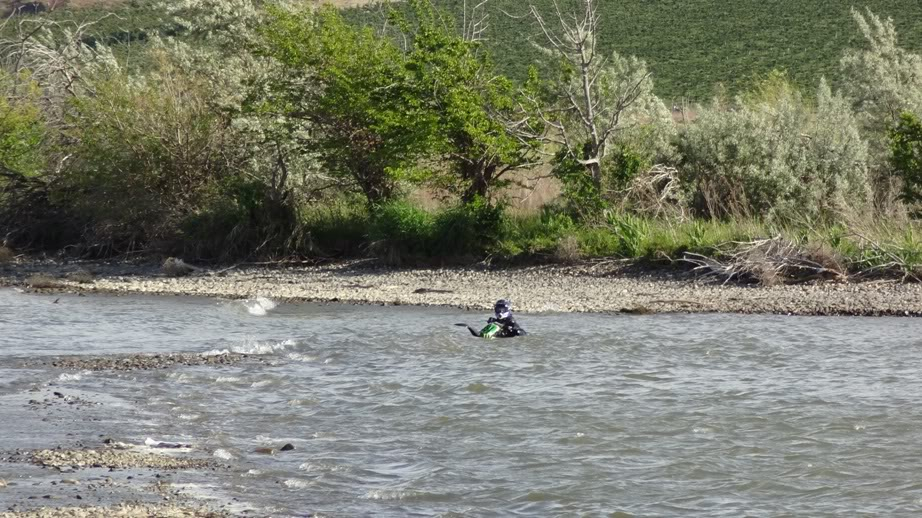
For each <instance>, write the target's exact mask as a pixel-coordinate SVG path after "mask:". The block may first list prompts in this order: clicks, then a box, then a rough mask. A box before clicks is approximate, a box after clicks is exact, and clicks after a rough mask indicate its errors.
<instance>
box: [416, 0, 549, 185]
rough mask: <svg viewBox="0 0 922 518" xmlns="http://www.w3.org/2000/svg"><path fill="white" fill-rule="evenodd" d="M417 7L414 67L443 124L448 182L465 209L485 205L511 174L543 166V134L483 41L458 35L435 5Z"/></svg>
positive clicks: (425, 0) (425, 1)
mask: <svg viewBox="0 0 922 518" xmlns="http://www.w3.org/2000/svg"><path fill="white" fill-rule="evenodd" d="M410 5H411V8H412V9H413V12H414V14H415V19H416V22H417V24H418V26H417V27H416V29H415V31H413V33H412V34H411V37H412V42H413V45H412V49H411V52H410V53H409V56H408V62H407V67H408V69H409V70H410V72H411V74H412V80H413V81H414V82H415V84H416V88H417V90H418V91H419V92H420V95H421V96H423V99H422V100H423V102H424V103H425V105H426V106H428V107H430V108H431V109H432V110H433V113H434V116H435V117H436V120H437V126H436V128H437V129H436V131H437V138H438V152H439V154H440V155H442V156H443V157H444V160H445V161H446V162H447V163H448V164H449V166H448V172H449V175H448V176H441V177H440V179H441V180H442V182H441V183H442V185H444V186H445V187H447V188H448V190H449V191H450V192H453V193H457V194H460V195H461V199H462V201H463V202H464V203H470V202H473V201H474V200H475V199H477V198H484V199H486V198H488V196H489V194H490V193H491V191H492V190H493V189H494V188H496V187H499V186H502V185H506V184H507V183H508V181H507V180H505V178H504V176H505V175H506V174H507V173H509V172H510V171H514V170H516V169H520V168H523V167H527V166H529V165H533V164H535V163H536V162H537V161H538V158H539V153H538V150H539V141H538V139H537V138H536V137H535V135H537V133H538V132H539V131H540V130H539V129H538V128H536V127H535V123H534V119H533V118H532V117H529V115H528V114H526V113H524V111H523V110H522V109H521V106H523V104H522V102H520V101H521V100H520V99H519V98H518V96H517V92H516V88H515V86H514V85H513V83H512V82H511V81H510V80H509V79H507V78H506V77H505V76H503V75H501V74H499V73H498V72H497V71H496V69H495V67H494V65H493V63H492V61H491V60H490V59H489V57H488V56H487V54H486V53H485V52H484V51H483V49H482V48H481V45H480V42H478V41H476V30H475V29H472V30H463V31H461V33H460V34H459V32H458V31H455V30H454V29H453V28H452V27H451V26H449V25H448V24H447V23H445V22H444V21H443V20H445V19H446V17H444V16H442V17H440V16H438V15H437V13H436V12H435V10H434V8H433V6H432V4H431V2H430V1H429V0H411V2H410ZM402 24H403V26H404V27H405V29H404V30H405V31H408V29H407V28H406V27H407V24H406V22H403V23H402Z"/></svg>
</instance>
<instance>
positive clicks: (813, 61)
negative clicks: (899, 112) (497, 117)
mask: <svg viewBox="0 0 922 518" xmlns="http://www.w3.org/2000/svg"><path fill="white" fill-rule="evenodd" d="M436 2H437V3H438V4H439V5H442V6H443V7H445V8H446V9H448V10H450V11H452V12H455V13H460V12H461V6H462V5H463V0H436ZM530 3H532V4H534V5H536V6H537V7H539V9H540V10H541V11H542V12H545V13H550V12H552V11H551V7H552V5H553V4H552V1H551V0H532V1H531V2H530ZM528 4H529V3H528V2H522V1H520V0H492V1H491V4H490V13H491V14H490V28H489V30H488V32H487V38H488V40H489V42H488V44H489V46H490V47H491V48H492V49H493V50H494V56H495V59H496V61H497V62H498V63H500V64H501V65H502V67H503V68H504V69H505V70H507V71H509V72H510V73H511V74H512V75H514V76H517V77H523V76H524V74H525V73H526V71H527V69H528V66H529V65H530V64H532V63H535V62H538V61H540V56H539V54H538V52H536V51H535V49H534V46H533V45H532V44H531V43H530V38H531V37H533V36H534V35H535V34H537V31H538V29H537V27H536V26H535V24H534V23H533V21H532V20H531V19H529V18H528V17H527V16H525V15H526V14H527V12H528V7H527V6H528ZM599 6H600V7H599V8H600V12H601V14H602V16H603V23H604V27H603V33H602V34H601V42H602V44H603V45H604V46H605V47H607V48H608V49H615V50H618V51H619V52H622V53H624V54H634V55H637V56H639V57H641V58H643V59H645V60H646V61H647V64H648V65H649V67H650V68H651V69H652V71H653V74H654V78H655V81H656V86H657V90H658V92H659V93H660V95H661V96H663V97H665V98H666V99H667V100H669V101H674V102H679V101H680V100H681V99H682V98H683V97H687V98H691V99H692V100H702V101H703V100H707V99H709V98H710V97H711V96H712V95H713V92H714V91H715V86H716V85H717V84H718V83H723V84H724V85H725V86H726V87H727V88H728V89H729V90H730V91H734V90H737V89H739V87H741V86H744V85H745V84H746V83H747V82H748V81H750V80H751V78H752V77H753V76H754V75H757V74H763V73H766V72H769V71H771V70H772V69H783V70H787V71H788V72H789V74H790V75H791V77H792V78H793V79H794V80H795V81H797V82H799V83H801V84H803V85H805V86H811V87H812V85H815V84H816V82H817V81H818V80H819V78H820V76H826V77H827V78H829V79H830V80H832V81H833V82H835V81H836V79H838V63H839V59H840V58H841V56H842V53H843V51H844V50H845V49H846V48H848V47H849V46H855V45H857V44H859V43H860V41H859V35H858V32H857V28H856V26H855V24H854V21H853V20H852V17H851V13H850V10H851V7H852V6H855V7H857V8H861V9H863V8H864V7H868V8H870V9H872V10H873V11H874V12H876V13H877V14H879V15H882V16H885V17H886V16H891V17H893V18H894V21H895V23H896V26H897V29H898V30H899V33H900V36H901V41H902V42H903V45H904V46H906V47H908V48H913V49H917V50H920V51H922V2H920V1H919V0H857V1H854V2H843V1H841V0H771V1H766V0H730V1H728V0H619V1H610V0H602V1H600V2H599ZM504 12H505V13H508V14H510V15H514V16H521V17H522V18H513V17H510V16H506V15H505V14H503V13H504Z"/></svg>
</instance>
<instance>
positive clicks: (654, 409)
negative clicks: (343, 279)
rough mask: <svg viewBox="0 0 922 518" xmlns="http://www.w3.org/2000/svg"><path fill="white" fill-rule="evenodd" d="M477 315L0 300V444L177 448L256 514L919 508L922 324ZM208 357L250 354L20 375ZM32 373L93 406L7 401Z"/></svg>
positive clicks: (212, 483)
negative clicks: (491, 327)
mask: <svg viewBox="0 0 922 518" xmlns="http://www.w3.org/2000/svg"><path fill="white" fill-rule="evenodd" d="M55 300H58V302H57V303H55V302H54V301H55ZM486 316H487V315H484V314H475V313H466V312H463V311H460V310H453V309H431V308H410V307H373V306H345V305H319V304H303V305H288V304H282V305H279V306H278V307H275V308H271V304H262V305H259V303H257V302H250V303H249V304H248V303H244V302H241V301H217V300H207V299H196V298H181V297H114V296H88V297H78V296H71V295H61V296H58V295H27V294H22V293H17V292H15V291H13V290H0V437H2V440H3V443H4V444H3V445H0V448H3V449H12V448H44V447H49V446H55V445H58V444H63V445H67V444H69V443H72V442H74V441H87V442H92V441H93V440H96V441H98V437H100V436H103V435H111V436H116V437H118V438H119V439H120V440H125V441H132V442H143V441H144V440H145V439H146V438H148V437H153V438H155V439H157V440H175V441H181V442H190V443H193V444H195V446H196V449H197V450H199V451H201V452H205V454H207V455H211V456H214V457H215V458H216V459H219V460H220V461H221V462H225V463H227V464H228V465H229V466H230V469H226V470H219V471H217V472H214V473H209V474H208V475H207V477H203V478H202V479H201V480H200V483H199V484H198V485H195V486H192V485H190V486H189V487H190V488H192V489H190V491H191V492H197V494H198V495H199V496H202V497H208V498H215V499H218V500H220V501H225V502H227V501H233V502H235V503H236V504H235V505H237V506H238V509H249V510H250V511H251V513H254V514H257V515H273V516H304V515H307V514H308V513H312V512H322V513H327V514H330V515H333V516H372V515H373V516H411V515H412V516H453V515H471V516H574V515H589V516H597V515H607V516H689V515H702V516H704V515H706V516H721V515H724V516H740V515H752V516H769V515H770V516H780V515H801V516H833V515H842V514H849V515H854V514H859V513H867V514H871V515H890V516H893V515H907V516H908V515H918V514H919V513H922V447H920V444H922V375H920V374H922V369H920V367H922V320H915V319H887V318H878V319H865V318H794V317H779V316H737V315H651V316H623V315H565V314H527V315H525V314H523V315H519V321H520V323H521V324H522V325H523V326H524V327H525V328H526V329H527V330H528V331H529V332H530V335H529V336H528V337H525V338H522V339H515V340H506V341H492V342H489V341H482V340H478V339H475V338H473V337H471V336H469V335H468V334H467V332H466V331H465V330H464V329H462V328H458V327H454V326H453V325H452V324H454V323H456V322H468V323H471V324H476V323H477V322H481V321H483V320H484V319H485V318H486ZM222 350H230V351H236V352H246V353H252V354H258V355H261V358H262V359H263V360H265V362H264V363H243V364H239V365H235V366H225V367H184V368H182V367H181V368H175V369H170V370H162V371H141V372H122V373H116V372H88V371H87V372H73V371H61V370H57V369H52V368H47V367H42V366H36V364H35V360H36V358H37V357H47V358H49V359H51V358H53V357H56V356H60V355H72V354H86V355H95V356H98V355H105V354H114V353H155V352H159V353H164V352H202V353H205V352H212V353H214V352H218V351H222ZM48 384H51V385H50V386H51V387H53V388H54V389H55V390H60V391H62V392H65V393H74V394H80V395H81V397H83V398H85V399H87V400H91V401H94V405H93V406H92V407H87V408H86V409H83V410H79V409H74V410H67V411H63V412H56V413H45V414H43V413H41V412H36V411H35V410H30V409H27V408H25V407H24V406H23V405H21V404H14V402H16V401H20V400H21V398H22V394H23V393H26V392H27V391H29V390H32V391H35V390H37V389H38V388H39V387H47V386H49V385H48ZM17 398H19V399H17ZM285 443H291V444H293V445H294V446H295V449H294V450H293V451H289V452H284V453H279V454H276V455H261V454H258V453H256V452H255V450H256V449H257V448H260V447H267V446H271V447H278V446H280V445H282V444H285ZM14 469H16V468H13V467H10V465H6V466H0V478H4V477H5V478H7V479H11V478H14V477H15V473H11V472H10V471H11V470H14ZM3 470H6V471H7V473H6V474H4V473H3ZM4 498H7V499H9V498H11V497H10V496H9V492H7V493H6V495H5V494H4V493H3V492H2V490H0V504H2V503H4V502H3V500H4ZM58 505H61V504H58ZM3 509H5V506H0V511H2V510H3Z"/></svg>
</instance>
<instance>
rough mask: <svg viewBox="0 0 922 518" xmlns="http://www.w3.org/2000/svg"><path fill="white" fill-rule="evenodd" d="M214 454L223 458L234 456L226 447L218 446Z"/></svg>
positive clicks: (229, 458) (228, 458) (227, 458)
mask: <svg viewBox="0 0 922 518" xmlns="http://www.w3.org/2000/svg"><path fill="white" fill-rule="evenodd" d="M212 455H214V456H215V457H217V458H219V459H221V460H233V458H234V455H233V454H232V453H231V452H229V451H227V450H225V449H224V448H218V449H217V450H215V451H214V453H212Z"/></svg>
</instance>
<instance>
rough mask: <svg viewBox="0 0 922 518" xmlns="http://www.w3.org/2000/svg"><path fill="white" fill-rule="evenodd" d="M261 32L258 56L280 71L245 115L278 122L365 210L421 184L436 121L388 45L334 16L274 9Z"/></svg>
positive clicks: (256, 94)
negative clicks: (404, 185) (408, 182)
mask: <svg viewBox="0 0 922 518" xmlns="http://www.w3.org/2000/svg"><path fill="white" fill-rule="evenodd" d="M260 33H261V44H260V45H261V46H260V48H259V53H260V54H261V55H263V56H266V57H269V58H271V59H273V60H274V61H275V62H276V63H277V65H278V67H277V69H276V71H275V73H274V74H272V75H270V77H269V78H268V79H269V80H268V81H267V82H265V83H263V84H262V85H258V88H257V89H256V90H255V91H254V95H253V98H252V99H251V102H250V103H249V106H250V110H251V111H253V112H255V113H260V114H262V115H265V116H270V117H272V116H274V117H278V118H281V119H282V120H284V121H285V123H286V124H287V125H288V127H289V128H290V130H291V132H292V135H294V136H295V137H296V138H298V139H299V140H300V142H301V145H302V147H303V149H304V150H305V151H306V152H309V153H313V154H315V155H316V157H317V159H318V160H319V161H320V163H321V164H322V165H323V166H324V167H325V168H326V169H327V172H328V173H329V174H331V175H333V176H335V177H338V178H340V179H342V180H344V183H343V186H344V187H356V188H357V189H358V190H359V191H360V192H362V193H363V194H364V195H365V197H366V199H367V201H368V203H369V204H370V205H378V204H380V203H382V202H385V201H387V200H389V199H391V198H393V197H394V196H395V194H396V193H397V188H398V183H399V181H400V180H402V179H414V178H415V177H416V176H417V173H419V169H418V161H419V159H420V158H421V157H422V156H424V155H425V154H426V153H427V152H428V151H429V150H431V149H432V147H433V139H434V134H435V130H434V126H435V124H436V122H437V120H436V117H435V116H434V115H433V114H432V111H431V110H430V109H429V107H428V106H425V105H424V104H423V102H422V100H421V98H420V96H419V94H418V92H417V91H416V90H415V89H414V86H413V83H412V82H411V81H409V80H408V79H409V78H408V72H407V66H406V57H405V56H404V54H403V52H402V51H401V50H400V49H399V48H398V47H397V46H396V44H395V43H394V42H393V41H391V40H390V39H387V38H384V37H381V36H378V35H376V34H375V33H374V32H373V31H372V30H371V29H369V28H365V29H357V28H353V27H351V26H349V25H348V24H347V23H346V22H345V21H344V20H343V19H342V18H341V16H340V15H339V13H338V12H337V11H336V10H334V9H332V8H323V9H321V10H319V11H316V12H315V11H312V10H309V9H308V10H303V11H300V12H291V11H285V10H282V9H280V8H277V7H276V8H270V10H269V16H268V20H267V21H266V22H265V24H264V25H263V26H262V27H261V29H260Z"/></svg>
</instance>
